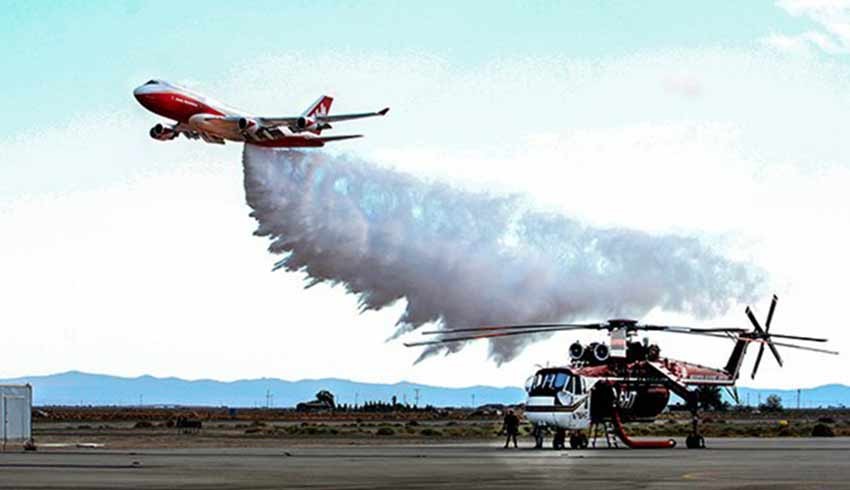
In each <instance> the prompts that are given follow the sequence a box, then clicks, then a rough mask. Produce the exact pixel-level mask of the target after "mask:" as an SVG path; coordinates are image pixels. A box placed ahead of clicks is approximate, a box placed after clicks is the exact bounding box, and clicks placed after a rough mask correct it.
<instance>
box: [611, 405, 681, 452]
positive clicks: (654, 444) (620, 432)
mask: <svg viewBox="0 0 850 490" xmlns="http://www.w3.org/2000/svg"><path fill="white" fill-rule="evenodd" d="M612 414H613V416H614V430H615V431H616V432H617V437H619V438H620V440H621V441H623V444H625V445H626V446H629V447H630V448H633V449H670V448H673V447H676V441H674V440H673V439H667V440H666V441H657V440H656V441H635V440H634V439H630V438H629V436H628V435H627V434H626V431H625V430H624V429H623V422H622V421H621V420H620V412H619V411H617V409H616V408H614V409H613V411H612Z"/></svg>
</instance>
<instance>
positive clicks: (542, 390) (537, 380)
mask: <svg viewBox="0 0 850 490" xmlns="http://www.w3.org/2000/svg"><path fill="white" fill-rule="evenodd" d="M571 378H572V376H570V373H569V371H567V370H565V369H564V370H561V369H551V368H550V369H548V370H546V371H541V372H538V373H537V374H536V375H535V376H534V377H533V378H529V379H528V382H527V383H526V390H527V391H528V394H529V395H532V396H553V395H555V394H556V393H558V392H559V391H562V390H565V389H569V388H568V387H569V386H570V379H571Z"/></svg>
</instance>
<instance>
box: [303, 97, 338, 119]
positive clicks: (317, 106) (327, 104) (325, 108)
mask: <svg viewBox="0 0 850 490" xmlns="http://www.w3.org/2000/svg"><path fill="white" fill-rule="evenodd" d="M333 101H334V98H333V97H328V96H327V95H323V96H321V97H319V98H318V99H317V100H316V102H313V103H312V104H310V107H308V108H307V110H305V111H304V112H302V113H301V115H302V116H303V117H313V116H327V115H328V114H330V112H331V104H333Z"/></svg>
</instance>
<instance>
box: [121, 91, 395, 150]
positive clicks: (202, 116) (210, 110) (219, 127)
mask: <svg viewBox="0 0 850 490" xmlns="http://www.w3.org/2000/svg"><path fill="white" fill-rule="evenodd" d="M133 95H134V97H135V98H136V100H137V101H138V102H139V104H141V105H142V106H143V107H144V108H145V109H147V110H149V111H151V112H153V113H155V114H158V115H160V116H163V117H166V118H168V119H171V120H172V121H174V122H175V124H174V125H173V126H166V125H163V124H157V125H156V126H154V127H153V128H152V129H151V136H152V137H153V138H154V139H158V140H170V139H174V138H176V137H177V136H179V135H180V134H183V135H185V136H187V137H188V138H190V139H203V140H205V141H207V142H209V143H219V144H221V143H224V141H225V140H227V141H235V142H245V143H251V144H253V145H257V146H265V147H274V148H280V147H286V148H291V147H319V146H324V144H325V143H326V142H327V141H333V140H337V139H348V138H355V137H359V135H347V136H330V137H321V136H320V135H321V129H326V128H330V125H325V126H324V127H319V126H316V127H315V128H313V129H311V128H296V127H295V126H294V125H291V126H288V125H286V124H275V125H273V126H269V127H261V125H260V124H259V123H258V121H261V120H262V118H257V117H255V116H251V115H249V114H246V113H244V112H242V111H239V110H237V109H234V108H232V107H228V106H226V105H224V104H222V103H220V102H217V101H215V100H212V99H210V98H208V97H205V96H203V95H201V94H198V93H195V92H193V91H191V90H188V89H186V88H183V87H180V86H177V85H174V84H171V83H168V82H164V81H160V80H151V81H149V82H147V83H145V84H144V85H141V86H139V87H137V88H136V89H135V90H134V91H133ZM332 100H333V99H331V98H329V97H324V98H323V99H320V101H317V103H316V104H314V106H313V108H312V109H309V110H312V111H313V112H311V113H310V114H305V115H306V116H307V117H308V118H309V117H310V116H312V115H317V116H319V117H324V116H327V111H328V110H329V107H330V102H331V101H332ZM385 113H386V112H385V111H384V112H383V113H380V114H377V113H376V114H366V115H364V114H359V115H355V116H356V117H369V116H371V115H384V114H385ZM334 117H337V116H334ZM296 119H298V118H292V120H293V121H295V120H296ZM301 119H304V118H301ZM304 120H306V119H304Z"/></svg>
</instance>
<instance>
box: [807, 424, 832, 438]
mask: <svg viewBox="0 0 850 490" xmlns="http://www.w3.org/2000/svg"><path fill="white" fill-rule="evenodd" d="M812 437H835V433H834V432H833V431H832V427H830V426H828V425H826V424H815V426H814V427H812Z"/></svg>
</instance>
